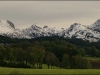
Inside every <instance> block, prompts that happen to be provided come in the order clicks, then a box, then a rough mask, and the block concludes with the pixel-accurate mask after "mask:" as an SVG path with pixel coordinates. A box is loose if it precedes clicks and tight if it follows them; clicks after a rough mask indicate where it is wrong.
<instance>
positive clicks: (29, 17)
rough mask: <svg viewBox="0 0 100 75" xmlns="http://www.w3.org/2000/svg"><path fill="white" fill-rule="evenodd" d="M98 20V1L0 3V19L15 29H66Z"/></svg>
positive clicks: (99, 14) (99, 11)
mask: <svg viewBox="0 0 100 75" xmlns="http://www.w3.org/2000/svg"><path fill="white" fill-rule="evenodd" d="M99 18H100V1H0V19H5V20H10V21H11V22H13V23H14V25H15V27H16V28H20V29H23V28H26V27H30V26H31V25H32V24H35V23H36V25H37V26H40V27H43V26H45V25H47V26H49V27H60V28H68V27H69V26H70V25H71V24H73V23H81V24H83V25H91V24H93V23H94V22H95V21H96V20H97V19H99Z"/></svg>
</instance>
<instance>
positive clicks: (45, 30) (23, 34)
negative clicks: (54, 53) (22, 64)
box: [0, 19, 100, 42]
mask: <svg viewBox="0 0 100 75" xmlns="http://www.w3.org/2000/svg"><path fill="white" fill-rule="evenodd" d="M0 35H3V36H8V37H11V38H27V39H31V38H37V37H45V36H58V37H64V38H77V39H83V40H88V41H90V42H98V41H100V19H98V20H97V21H96V22H95V23H93V24H92V25H89V26H85V25H81V24H80V23H74V24H72V25H71V26H70V27H69V28H68V29H64V28H61V29H60V30H58V29H57V28H56V27H54V28H50V27H48V26H44V27H39V26H37V25H36V24H33V25H32V26H31V27H29V28H26V29H22V30H20V29H16V28H15V26H14V24H13V23H12V22H11V21H9V20H0Z"/></svg>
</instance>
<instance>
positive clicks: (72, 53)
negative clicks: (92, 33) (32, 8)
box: [0, 38, 100, 69]
mask: <svg viewBox="0 0 100 75" xmlns="http://www.w3.org/2000/svg"><path fill="white" fill-rule="evenodd" d="M84 56H93V57H100V51H99V50H98V49H96V48H95V47H93V46H92V47H91V46H88V47H86V46H83V47H82V46H77V45H75V44H72V43H70V42H69V41H66V40H64V39H59V38H54V39H52V40H51V39H49V40H48V39H47V40H31V41H20V42H18V43H11V44H1V45H0V66H6V67H27V68H28V67H29V68H41V69H42V65H43V64H46V65H47V66H48V69H50V68H52V69H53V68H54V66H57V67H59V68H65V69H67V68H68V69H69V68H72V69H74V68H82V69H86V68H91V67H92V66H91V64H90V62H89V60H87V59H84V58H83V57H84ZM35 65H37V67H35Z"/></svg>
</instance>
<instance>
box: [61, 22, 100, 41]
mask: <svg viewBox="0 0 100 75" xmlns="http://www.w3.org/2000/svg"><path fill="white" fill-rule="evenodd" d="M63 37H64V38H78V39H83V40H89V41H90V42H97V41H99V39H100V33H99V32H97V31H93V30H91V29H90V28H88V26H85V25H81V24H79V23H74V24H73V25H71V26H70V28H69V29H67V30H66V31H65V35H64V36H63Z"/></svg>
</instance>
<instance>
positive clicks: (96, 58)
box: [84, 57, 100, 61]
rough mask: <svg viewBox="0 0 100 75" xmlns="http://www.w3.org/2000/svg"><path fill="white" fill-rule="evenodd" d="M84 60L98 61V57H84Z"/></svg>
mask: <svg viewBox="0 0 100 75" xmlns="http://www.w3.org/2000/svg"><path fill="white" fill-rule="evenodd" d="M84 58H86V59H88V60H93V61H96V60H100V58H99V57H84Z"/></svg>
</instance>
